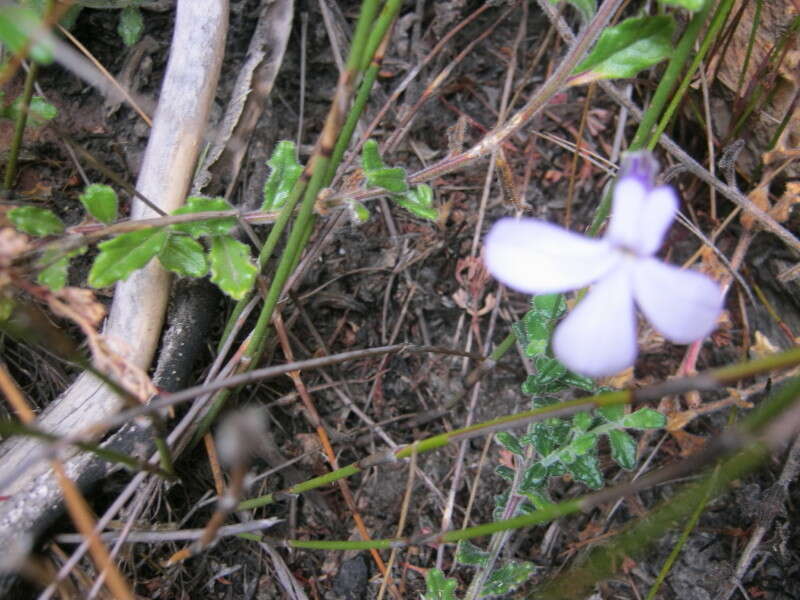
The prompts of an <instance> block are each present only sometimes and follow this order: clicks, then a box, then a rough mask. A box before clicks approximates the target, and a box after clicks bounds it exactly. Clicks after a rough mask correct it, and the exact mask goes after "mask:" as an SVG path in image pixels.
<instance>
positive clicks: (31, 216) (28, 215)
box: [8, 206, 64, 237]
mask: <svg viewBox="0 0 800 600" xmlns="http://www.w3.org/2000/svg"><path fill="white" fill-rule="evenodd" d="M8 218H9V220H10V221H11V223H12V224H13V225H14V227H16V228H17V229H19V230H20V231H24V232H25V233H27V234H28V235H35V236H37V237H43V236H45V235H54V234H56V233H61V232H62V231H64V223H62V222H61V219H59V218H58V217H57V216H56V214H55V213H54V212H53V211H52V210H47V209H46V208H39V207H37V206H18V207H17V208H12V209H11V210H10V211H8Z"/></svg>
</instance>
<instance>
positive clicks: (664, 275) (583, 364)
mask: <svg viewBox="0 0 800 600" xmlns="http://www.w3.org/2000/svg"><path fill="white" fill-rule="evenodd" d="M656 170H657V164H656V163H655V160H654V159H653V158H652V157H651V155H650V154H649V153H636V154H631V155H629V157H628V158H627V159H626V161H625V163H624V164H623V166H622V170H621V174H620V177H619V179H618V182H617V184H616V186H615V188H614V194H613V202H612V208H611V219H610V222H609V225H608V229H607V231H606V233H605V236H604V237H603V238H601V239H596V238H588V237H584V236H582V235H578V234H576V233H572V232H570V231H567V230H566V229H562V228H561V227H558V226H556V225H552V224H550V223H546V222H544V221H538V220H535V219H519V220H516V219H510V218H507V219H501V220H500V221H498V222H497V223H495V225H494V226H493V227H492V229H491V230H490V231H489V234H488V235H487V237H486V265H487V267H488V268H489V271H490V272H491V273H492V275H494V276H495V277H496V278H497V279H499V280H500V281H501V282H503V283H505V284H506V285H508V286H509V287H511V288H513V289H515V290H519V291H521V292H526V293H529V294H548V293H556V292H566V291H569V290H574V289H579V288H583V287H585V286H588V285H590V284H593V285H592V287H591V290H590V291H589V293H588V295H587V296H586V297H585V298H584V299H583V300H582V301H581V302H580V303H579V304H578V305H577V306H576V307H575V309H574V310H573V311H572V312H570V314H569V315H568V316H567V317H566V318H565V319H564V320H563V321H562V322H561V323H560V324H559V325H558V327H557V328H556V330H555V333H554V334H553V342H552V347H553V352H554V354H555V356H556V358H558V359H559V360H560V361H561V362H562V363H564V364H565V365H566V366H567V367H568V368H569V369H571V370H573V371H575V372H576V373H581V374H583V375H589V376H592V377H600V376H603V375H612V374H614V373H617V372H619V371H621V370H623V369H625V368H627V367H629V366H631V365H632V364H633V362H634V360H635V359H636V309H635V307H636V306H638V307H639V309H640V310H641V311H642V313H644V316H645V317H647V319H648V320H649V321H650V323H652V325H653V327H654V328H655V329H656V330H657V331H658V332H659V333H661V334H662V335H663V336H664V337H665V338H667V339H668V340H670V341H672V342H675V343H678V344H687V343H689V342H693V341H695V340H699V339H702V338H703V337H705V336H706V335H708V334H709V333H710V332H711V331H712V330H713V329H714V326H715V323H716V320H717V317H718V316H719V314H720V312H721V311H722V301H723V298H722V292H721V289H720V287H719V286H718V285H717V284H716V283H715V282H714V281H712V280H711V279H710V278H709V277H707V276H706V275H703V274H702V273H699V272H697V271H684V270H681V269H678V268H677V267H673V266H671V265H668V264H665V263H663V262H661V261H660V260H659V259H658V258H655V253H656V251H657V250H658V249H659V247H660V246H661V243H662V241H663V239H664V234H665V233H666V231H667V229H669V226H670V225H671V224H672V221H673V220H674V218H675V214H676V212H677V210H678V198H677V196H676V194H675V191H674V190H673V189H672V188H671V187H668V186H657V187H654V185H653V178H654V175H655V172H656Z"/></svg>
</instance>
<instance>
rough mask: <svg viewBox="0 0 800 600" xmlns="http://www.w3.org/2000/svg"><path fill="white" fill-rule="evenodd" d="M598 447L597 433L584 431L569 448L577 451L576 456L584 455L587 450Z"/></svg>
mask: <svg viewBox="0 0 800 600" xmlns="http://www.w3.org/2000/svg"><path fill="white" fill-rule="evenodd" d="M596 447H597V434H596V433H584V434H583V435H580V436H578V437H577V438H575V440H574V441H573V442H572V443H571V444H570V445H569V449H570V450H571V451H572V452H574V453H575V456H583V455H584V454H586V453H587V452H590V451H592V450H594V449H595V448H596Z"/></svg>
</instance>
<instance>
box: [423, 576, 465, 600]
mask: <svg viewBox="0 0 800 600" xmlns="http://www.w3.org/2000/svg"><path fill="white" fill-rule="evenodd" d="M457 586H458V582H457V581H456V580H455V579H448V578H447V577H445V576H444V573H442V572H441V571H440V570H439V569H428V573H427V575H425V588H426V589H425V594H424V595H423V596H422V597H423V599H424V600H456V596H455V591H456V587H457Z"/></svg>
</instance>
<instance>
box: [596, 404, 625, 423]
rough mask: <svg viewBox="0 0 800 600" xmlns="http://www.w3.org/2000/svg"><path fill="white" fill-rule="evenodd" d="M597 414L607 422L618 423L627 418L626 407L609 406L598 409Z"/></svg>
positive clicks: (619, 405)
mask: <svg viewBox="0 0 800 600" xmlns="http://www.w3.org/2000/svg"><path fill="white" fill-rule="evenodd" d="M597 413H598V414H599V415H600V416H601V417H603V418H604V419H605V420H606V421H610V422H611V423H617V422H619V421H620V420H621V419H622V417H624V416H625V405H624V404H609V405H607V406H601V407H600V408H598V409H597Z"/></svg>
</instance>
